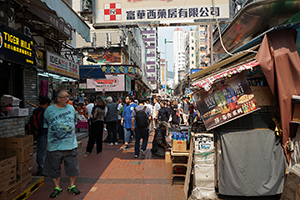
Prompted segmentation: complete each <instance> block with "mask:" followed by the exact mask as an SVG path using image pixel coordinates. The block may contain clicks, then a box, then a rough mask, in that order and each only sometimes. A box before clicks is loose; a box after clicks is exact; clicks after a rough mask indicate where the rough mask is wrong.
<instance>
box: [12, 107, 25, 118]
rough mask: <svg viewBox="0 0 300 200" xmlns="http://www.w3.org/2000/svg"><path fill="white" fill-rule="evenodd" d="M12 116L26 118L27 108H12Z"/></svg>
mask: <svg viewBox="0 0 300 200" xmlns="http://www.w3.org/2000/svg"><path fill="white" fill-rule="evenodd" d="M13 111H14V116H19V117H21V116H28V115H29V114H28V113H29V109H28V108H14V109H13Z"/></svg>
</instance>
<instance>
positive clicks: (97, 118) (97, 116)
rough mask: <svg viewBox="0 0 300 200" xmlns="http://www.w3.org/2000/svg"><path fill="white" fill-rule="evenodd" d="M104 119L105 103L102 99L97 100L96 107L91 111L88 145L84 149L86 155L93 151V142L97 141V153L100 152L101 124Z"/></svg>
mask: <svg viewBox="0 0 300 200" xmlns="http://www.w3.org/2000/svg"><path fill="white" fill-rule="evenodd" d="M104 117H105V102H104V101H103V100H102V99H97V101H96V105H95V106H94V108H93V110H92V115H91V119H92V125H91V134H90V136H89V141H88V145H87V147H86V154H87V155H88V154H90V153H91V152H92V150H93V147H94V144H95V140H96V139H97V153H98V154H101V152H102V139H103V124H104Z"/></svg>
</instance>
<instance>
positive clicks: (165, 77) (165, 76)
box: [164, 38, 173, 90]
mask: <svg viewBox="0 0 300 200" xmlns="http://www.w3.org/2000/svg"><path fill="white" fill-rule="evenodd" d="M167 43H173V41H167V38H165V70H164V71H165V75H164V79H165V90H166V89H167V73H168V70H167Z"/></svg>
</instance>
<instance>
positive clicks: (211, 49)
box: [209, 24, 214, 66]
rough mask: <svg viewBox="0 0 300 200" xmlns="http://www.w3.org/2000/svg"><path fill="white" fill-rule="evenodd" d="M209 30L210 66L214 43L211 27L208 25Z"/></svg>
mask: <svg viewBox="0 0 300 200" xmlns="http://www.w3.org/2000/svg"><path fill="white" fill-rule="evenodd" d="M209 28H210V66H212V65H213V59H214V55H213V54H214V52H213V46H214V41H213V25H212V24H210V25H209Z"/></svg>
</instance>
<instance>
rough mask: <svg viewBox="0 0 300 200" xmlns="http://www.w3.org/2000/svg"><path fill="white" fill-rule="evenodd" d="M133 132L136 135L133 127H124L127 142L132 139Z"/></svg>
mask: <svg viewBox="0 0 300 200" xmlns="http://www.w3.org/2000/svg"><path fill="white" fill-rule="evenodd" d="M131 134H133V135H134V132H133V131H132V130H131V128H129V129H127V128H124V136H125V143H128V142H129V141H130V136H131Z"/></svg>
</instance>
